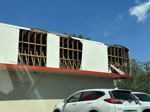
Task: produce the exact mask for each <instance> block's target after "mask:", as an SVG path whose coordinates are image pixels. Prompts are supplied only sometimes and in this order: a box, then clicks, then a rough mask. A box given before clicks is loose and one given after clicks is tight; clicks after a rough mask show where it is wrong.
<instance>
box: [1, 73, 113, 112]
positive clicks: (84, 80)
mask: <svg viewBox="0 0 150 112" xmlns="http://www.w3.org/2000/svg"><path fill="white" fill-rule="evenodd" d="M12 74H13V75H14V78H15V77H16V76H15V74H16V73H15V72H14V71H12V72H11V74H10V75H11V76H12ZM27 75H30V78H27V77H26V78H25V79H26V81H27V82H30V81H31V85H29V87H27V88H28V89H29V91H28V90H26V91H24V92H25V93H24V92H23V91H19V89H18V88H19V85H20V83H19V82H18V81H17V77H16V78H15V79H16V82H14V83H15V84H14V85H16V87H14V89H15V91H14V92H15V93H14V95H13V98H14V99H15V97H16V99H17V98H18V95H20V94H26V95H27V94H28V96H29V98H28V99H24V100H21V99H18V100H9V101H0V111H1V112H52V110H53V109H54V106H55V105H56V104H57V103H59V102H61V101H63V100H64V99H65V98H67V97H69V96H70V95H71V94H72V93H74V92H76V91H78V90H82V89H91V88H114V83H113V78H108V77H98V76H87V75H85V76H84V75H73V74H65V73H62V74H60V73H59V74H58V73H54V74H51V73H35V72H33V73H31V72H30V73H29V74H28V73H27ZM27 79H28V80H27ZM33 82H34V83H33ZM32 84H33V85H32ZM20 86H21V85H20ZM21 87H22V86H21ZM24 87H26V85H24ZM26 92H27V93H26Z"/></svg>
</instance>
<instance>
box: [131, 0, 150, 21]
mask: <svg viewBox="0 0 150 112" xmlns="http://www.w3.org/2000/svg"><path fill="white" fill-rule="evenodd" d="M136 2H137V1H136ZM149 9H150V0H148V1H147V2H144V3H141V4H140V5H137V6H135V7H132V8H130V10H129V12H130V15H132V16H136V17H137V21H138V22H142V21H144V20H145V19H146V18H147V17H148V11H149Z"/></svg>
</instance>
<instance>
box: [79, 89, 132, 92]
mask: <svg viewBox="0 0 150 112" xmlns="http://www.w3.org/2000/svg"><path fill="white" fill-rule="evenodd" d="M115 90H118V91H130V90H125V89H84V90H80V91H77V92H85V91H104V92H108V91H115Z"/></svg>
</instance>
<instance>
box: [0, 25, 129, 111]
mask: <svg viewBox="0 0 150 112" xmlns="http://www.w3.org/2000/svg"><path fill="white" fill-rule="evenodd" d="M0 45H1V47H0V52H1V55H0V108H1V109H0V110H1V111H3V112H8V111H10V110H11V112H20V111H21V112H27V111H28V112H32V111H33V110H34V111H36V112H41V111H43V112H49V111H51V110H52V109H53V107H54V105H55V104H56V103H57V102H59V101H61V100H63V99H65V98H67V97H68V95H70V94H72V93H73V92H75V91H78V90H81V89H88V88H114V87H115V86H116V85H115V84H114V79H120V78H130V77H131V73H130V57H129V49H128V48H127V47H124V46H122V45H109V44H105V43H101V42H95V41H91V40H85V39H79V38H76V37H71V36H67V35H64V34H59V33H54V32H51V31H45V30H41V29H37V28H24V27H19V26H14V25H9V24H4V23H0ZM10 102H11V103H10ZM16 105H17V106H16ZM33 105H34V106H33ZM8 107H9V108H8Z"/></svg>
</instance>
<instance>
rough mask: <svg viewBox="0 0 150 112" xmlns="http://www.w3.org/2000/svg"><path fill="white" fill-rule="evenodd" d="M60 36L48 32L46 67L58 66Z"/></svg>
mask: <svg viewBox="0 0 150 112" xmlns="http://www.w3.org/2000/svg"><path fill="white" fill-rule="evenodd" d="M59 41H60V37H59V36H57V35H55V34H50V33H48V36H47V62H46V66H47V67H54V68H59V52H60V45H59V44H60V42H59Z"/></svg>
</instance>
